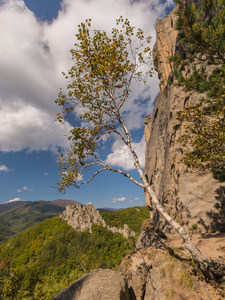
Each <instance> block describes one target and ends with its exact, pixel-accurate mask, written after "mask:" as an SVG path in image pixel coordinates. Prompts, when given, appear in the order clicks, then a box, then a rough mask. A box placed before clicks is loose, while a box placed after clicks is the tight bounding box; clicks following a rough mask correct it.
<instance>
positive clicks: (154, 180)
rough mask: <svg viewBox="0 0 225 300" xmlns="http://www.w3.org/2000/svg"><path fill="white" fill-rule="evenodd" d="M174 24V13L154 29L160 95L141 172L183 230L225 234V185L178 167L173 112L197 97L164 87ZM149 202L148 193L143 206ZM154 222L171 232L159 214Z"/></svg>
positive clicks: (177, 128)
mask: <svg viewBox="0 0 225 300" xmlns="http://www.w3.org/2000/svg"><path fill="white" fill-rule="evenodd" d="M174 24H175V15H174V11H173V12H171V13H170V14H169V15H168V16H167V17H166V18H164V19H163V20H160V21H159V20H158V21H157V24H156V31H157V41H156V44H155V46H154V52H153V53H154V56H155V66H156V69H157V71H158V75H159V79H160V81H161V90H160V93H159V95H158V97H157V98H156V101H155V108H154V114H153V115H148V116H147V117H146V120H145V125H146V127H145V139H146V154H145V155H146V160H145V161H146V163H145V173H146V175H147V177H148V180H149V182H150V183H151V185H152V187H153V189H154V191H155V193H156V195H157V197H158V198H159V200H160V202H161V203H163V206H164V207H165V209H166V211H167V212H168V213H169V214H170V215H171V216H172V217H173V218H174V219H176V220H177V221H178V223H180V224H181V225H183V226H185V227H186V228H191V227H193V225H194V227H196V225H197V229H198V231H199V232H209V231H212V230H224V229H225V226H224V221H223V220H224V219H225V218H224V215H222V216H221V212H222V211H223V210H224V208H223V205H224V203H225V184H224V183H223V184H222V183H220V182H219V181H217V180H215V179H214V178H213V177H212V174H211V173H207V174H200V173H198V172H194V173H187V172H185V166H184V165H183V164H182V163H181V162H180V160H181V158H182V154H183V149H182V147H181V145H180V144H179V142H178V138H179V137H180V136H181V135H182V133H183V132H184V126H183V124H182V123H181V122H180V121H178V120H177V119H176V113H177V112H178V111H179V110H181V109H183V108H184V107H185V106H186V105H188V104H194V103H196V102H197V101H198V100H199V99H200V98H201V95H199V94H197V93H195V92H189V93H186V92H184V91H183V89H182V88H181V87H176V86H173V85H168V84H167V80H168V78H169V77H171V73H170V72H171V70H172V65H170V64H169V63H168V56H170V55H171V54H173V53H175V51H177V49H178V47H179V45H177V43H176V36H177V33H176V32H175V30H174ZM186 71H187V72H188V71H189V70H188V69H187V70H186ZM171 79H172V77H171ZM148 201H149V196H148V194H146V203H148ZM153 219H154V223H155V226H158V227H161V228H164V229H165V230H167V231H170V230H171V228H169V227H168V225H167V224H166V223H165V221H164V219H163V218H162V217H160V216H159V215H158V213H155V214H154V216H153Z"/></svg>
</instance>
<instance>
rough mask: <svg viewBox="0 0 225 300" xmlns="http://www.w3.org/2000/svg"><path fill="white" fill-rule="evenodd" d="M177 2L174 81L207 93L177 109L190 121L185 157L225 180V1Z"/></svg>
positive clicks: (183, 139) (180, 116)
mask: <svg viewBox="0 0 225 300" xmlns="http://www.w3.org/2000/svg"><path fill="white" fill-rule="evenodd" d="M176 4H177V5H178V9H177V15H178V20H177V24H176V29H177V30H178V31H179V33H178V43H179V51H177V53H176V55H174V56H173V57H171V58H170V61H173V64H174V71H173V74H174V76H175V78H176V82H175V84H176V85H178V86H183V87H184V90H185V91H186V92H198V93H201V94H202V98H201V100H200V101H199V102H198V103H197V104H194V105H189V106H187V107H185V109H183V110H182V111H180V112H179V113H178V119H179V120H183V121H185V122H186V132H185V134H184V135H183V136H182V137H181V139H180V141H181V142H182V143H183V145H184V146H186V145H191V147H192V149H191V150H189V151H186V153H185V156H184V162H185V164H186V165H187V166H188V168H189V170H191V169H193V168H194V169H199V170H201V171H205V170H211V171H212V172H213V174H214V176H215V178H217V179H219V180H225V117H224V113H225V1H224V0H204V1H203V3H201V7H198V6H197V5H196V4H194V3H192V2H191V1H181V0H176ZM190 66H191V67H190Z"/></svg>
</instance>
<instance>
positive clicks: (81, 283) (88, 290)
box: [52, 269, 130, 300]
mask: <svg viewBox="0 0 225 300" xmlns="http://www.w3.org/2000/svg"><path fill="white" fill-rule="evenodd" d="M129 299H130V296H129V290H128V285H127V281H126V280H125V279H124V277H123V276H122V275H119V274H117V273H116V272H115V271H112V270H102V269H97V270H94V271H92V272H90V273H89V274H87V275H84V276H83V277H81V278H80V279H78V280H77V281H76V282H74V283H73V284H72V285H70V286H69V287H68V288H66V289H64V290H62V291H61V292H60V293H59V294H57V295H56V296H54V297H53V298H52V300H129Z"/></svg>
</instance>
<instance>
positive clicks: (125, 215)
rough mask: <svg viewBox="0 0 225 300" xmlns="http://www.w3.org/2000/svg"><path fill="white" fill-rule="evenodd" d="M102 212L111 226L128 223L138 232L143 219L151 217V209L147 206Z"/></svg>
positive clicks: (119, 226)
mask: <svg viewBox="0 0 225 300" xmlns="http://www.w3.org/2000/svg"><path fill="white" fill-rule="evenodd" d="M100 214H101V216H102V217H103V219H104V220H105V222H106V224H107V225H109V226H110V227H114V226H115V227H117V228H123V226H124V224H127V225H128V226H129V228H130V229H131V230H133V231H134V232H136V233H138V234H139V231H140V229H141V225H142V223H143V221H144V220H146V219H148V218H149V210H148V209H147V207H146V206H137V207H128V208H126V209H121V210H118V211H106V212H100Z"/></svg>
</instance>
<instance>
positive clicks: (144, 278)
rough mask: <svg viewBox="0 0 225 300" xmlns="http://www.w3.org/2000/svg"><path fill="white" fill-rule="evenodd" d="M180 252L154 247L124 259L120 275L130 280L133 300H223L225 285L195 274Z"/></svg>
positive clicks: (131, 299)
mask: <svg viewBox="0 0 225 300" xmlns="http://www.w3.org/2000/svg"><path fill="white" fill-rule="evenodd" d="M170 251H171V253H170ZM179 251H180V250H179ZM179 251H178V252H177V253H174V252H173V250H172V249H170V248H169V251H168V250H165V249H155V248H153V247H151V248H148V249H143V250H141V251H139V252H136V253H134V254H132V255H130V256H127V257H126V258H125V259H123V261H122V263H121V265H120V267H119V274H121V275H123V276H124V277H125V278H127V281H128V288H129V291H130V300H167V299H168V300H184V299H185V300H188V299H191V300H199V299H214V300H219V299H224V285H223V286H222V285H221V286H220V287H219V288H218V286H217V287H216V286H215V285H213V283H211V284H210V283H209V282H208V283H207V282H206V281H204V280H202V279H201V278H200V277H198V276H196V275H194V273H193V270H192V267H191V266H190V265H189V264H188V263H187V262H186V261H185V259H183V258H182V255H181V256H180V253H181V251H180V253H179Z"/></svg>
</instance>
